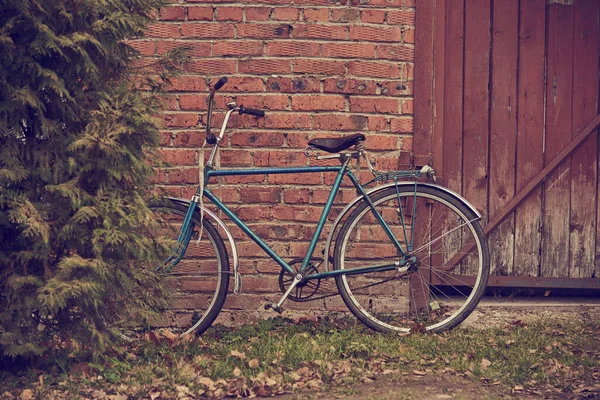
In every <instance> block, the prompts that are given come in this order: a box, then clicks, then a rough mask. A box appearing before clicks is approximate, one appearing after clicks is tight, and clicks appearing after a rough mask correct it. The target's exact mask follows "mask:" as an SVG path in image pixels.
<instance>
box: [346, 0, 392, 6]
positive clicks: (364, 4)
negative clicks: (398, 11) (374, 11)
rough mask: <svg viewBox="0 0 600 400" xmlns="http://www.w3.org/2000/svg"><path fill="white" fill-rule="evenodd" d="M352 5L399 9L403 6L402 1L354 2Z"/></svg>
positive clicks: (369, 0)
mask: <svg viewBox="0 0 600 400" xmlns="http://www.w3.org/2000/svg"><path fill="white" fill-rule="evenodd" d="M352 4H354V5H357V6H361V7H365V6H372V7H399V6H401V5H402V0H352Z"/></svg>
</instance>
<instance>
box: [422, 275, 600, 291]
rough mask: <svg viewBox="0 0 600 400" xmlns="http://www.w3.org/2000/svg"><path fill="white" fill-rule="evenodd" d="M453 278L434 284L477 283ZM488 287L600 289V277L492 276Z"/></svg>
mask: <svg viewBox="0 0 600 400" xmlns="http://www.w3.org/2000/svg"><path fill="white" fill-rule="evenodd" d="M452 278H453V280H449V279H447V278H444V280H443V281H442V280H440V279H439V278H434V279H433V281H432V284H434V285H438V286H449V285H455V286H460V285H465V284H471V285H472V284H473V283H475V278H474V277H472V276H468V275H457V276H454V277H452ZM487 287H488V288H489V287H514V288H518V287H520V288H545V289H600V279H598V278H548V277H527V276H490V279H489V280H488V284H487Z"/></svg>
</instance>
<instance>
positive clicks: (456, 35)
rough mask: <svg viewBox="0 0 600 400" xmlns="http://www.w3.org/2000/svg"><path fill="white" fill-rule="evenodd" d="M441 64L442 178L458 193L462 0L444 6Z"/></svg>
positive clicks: (461, 108)
mask: <svg viewBox="0 0 600 400" xmlns="http://www.w3.org/2000/svg"><path fill="white" fill-rule="evenodd" d="M445 29H446V42H445V46H446V49H445V53H444V55H445V65H444V70H445V71H444V76H445V80H444V84H445V89H444V139H443V141H444V146H443V147H444V153H445V155H444V158H443V165H442V171H441V172H442V174H441V175H442V178H443V182H444V184H445V185H446V186H447V187H449V188H450V189H452V190H454V191H456V192H458V193H462V155H463V143H462V138H463V135H462V131H463V66H464V63H463V51H464V1H462V0H461V1H456V2H453V4H452V7H446V26H445Z"/></svg>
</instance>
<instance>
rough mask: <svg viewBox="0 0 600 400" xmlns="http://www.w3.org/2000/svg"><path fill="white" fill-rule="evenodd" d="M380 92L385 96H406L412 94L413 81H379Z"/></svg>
mask: <svg viewBox="0 0 600 400" xmlns="http://www.w3.org/2000/svg"><path fill="white" fill-rule="evenodd" d="M381 94H384V95H386V96H408V95H412V94H413V82H406V81H388V82H382V83H381Z"/></svg>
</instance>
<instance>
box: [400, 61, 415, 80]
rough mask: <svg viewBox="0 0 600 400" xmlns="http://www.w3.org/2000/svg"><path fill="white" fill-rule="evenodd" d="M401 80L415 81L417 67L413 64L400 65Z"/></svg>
mask: <svg viewBox="0 0 600 400" xmlns="http://www.w3.org/2000/svg"><path fill="white" fill-rule="evenodd" d="M398 67H399V69H400V78H401V79H404V80H406V81H413V80H415V65H414V64H412V63H400V64H399V65H398Z"/></svg>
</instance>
